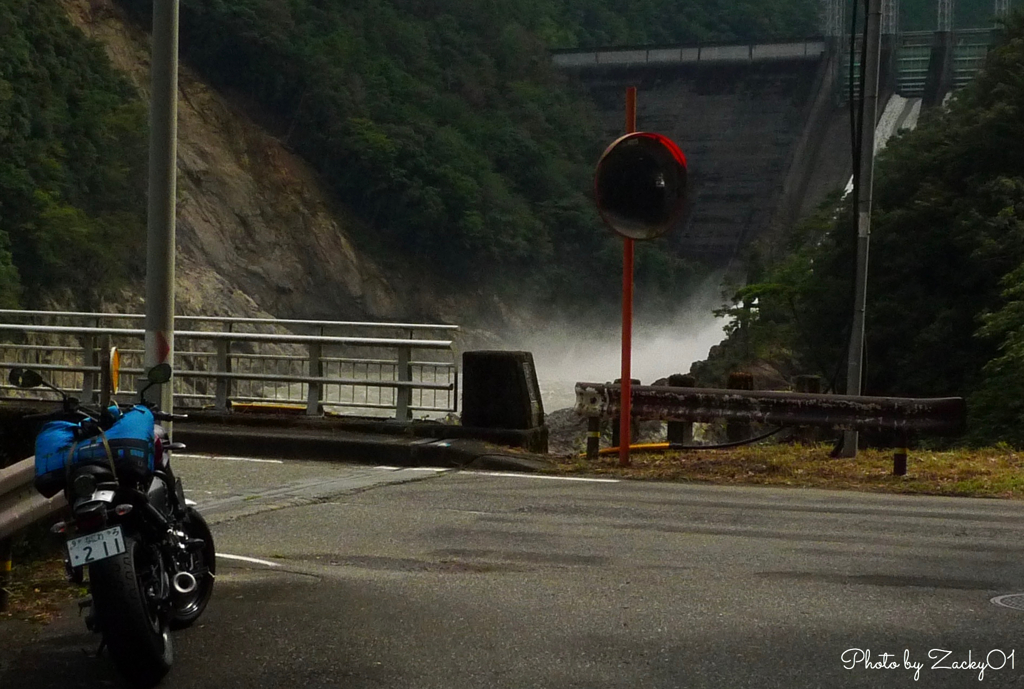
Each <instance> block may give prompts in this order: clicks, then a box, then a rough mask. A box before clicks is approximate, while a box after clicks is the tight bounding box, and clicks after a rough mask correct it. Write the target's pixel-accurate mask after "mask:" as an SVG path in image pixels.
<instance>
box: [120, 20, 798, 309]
mask: <svg viewBox="0 0 1024 689" xmlns="http://www.w3.org/2000/svg"><path fill="white" fill-rule="evenodd" d="M120 2H121V4H122V6H124V7H126V8H128V9H129V10H130V11H131V12H132V14H133V16H134V17H135V18H136V20H137V21H138V22H140V23H142V24H145V23H146V22H147V21H148V13H149V8H150V3H149V2H147V1H146V0H120ZM181 9H182V15H181V22H182V24H181V49H182V56H183V58H184V59H185V60H186V61H187V62H188V63H189V64H190V65H191V66H192V67H194V68H195V69H197V70H198V71H199V72H200V73H201V74H202V75H203V76H204V77H205V78H206V79H208V80H209V81H210V82H211V83H213V84H214V85H215V86H217V87H218V88H219V89H221V91H222V92H224V93H226V94H229V95H230V96H232V97H233V98H234V99H235V102H237V103H239V104H241V105H242V106H243V107H245V109H246V111H247V112H249V113H250V114H251V115H253V116H255V117H257V118H259V120H260V121H261V122H263V123H264V124H265V126H267V128H268V129H269V130H270V131H271V132H272V133H274V134H275V135H276V136H277V137H279V138H280V139H281V140H283V141H285V142H286V143H287V144H288V145H289V146H290V147H291V148H292V149H293V150H294V151H296V152H298V153H299V154H300V155H302V156H303V157H304V158H305V159H306V160H308V161H309V162H310V163H312V164H313V165H314V167H315V168H316V169H317V170H318V171H319V172H320V174H321V175H322V176H323V179H324V180H325V181H326V182H327V184H328V185H329V186H330V187H331V188H332V189H333V191H334V193H335V194H336V195H337V197H338V198H339V199H340V200H341V201H342V202H344V203H345V204H346V205H347V206H349V207H351V208H352V209H353V210H354V211H355V212H356V213H357V214H358V215H359V216H360V217H361V218H362V219H363V220H365V223H366V226H367V227H368V228H370V230H369V231H367V232H364V234H363V236H361V237H357V240H358V241H359V242H360V243H361V245H362V246H363V248H364V250H368V251H370V252H372V253H373V254H374V255H378V256H390V257H392V258H394V259H395V260H396V261H397V260H399V259H400V260H402V261H407V260H412V261H415V262H417V263H418V264H421V265H436V266H437V267H438V271H439V272H443V273H444V275H445V276H447V277H448V278H449V279H452V280H455V281H457V283H458V284H461V285H468V286H473V287H475V288H478V289H479V288H482V289H484V290H488V291H493V292H496V293H498V294H505V295H508V294H515V295H517V296H518V297H520V298H522V299H524V300H528V301H532V302H534V303H544V304H550V303H553V302H556V301H560V302H562V304H563V305H565V304H575V303H579V302H581V301H585V302H587V303H593V302H595V301H600V300H601V299H602V298H603V299H605V300H612V299H614V297H615V293H616V290H617V281H615V280H600V281H594V280H591V279H587V278H586V277H585V276H589V275H594V274H615V273H616V272H617V271H618V270H619V268H618V266H619V262H620V260H621V259H620V258H619V256H620V248H619V242H618V241H617V240H616V239H615V238H614V237H612V236H611V235H610V234H609V233H608V232H607V231H606V230H605V229H603V227H601V226H600V224H599V222H598V219H597V216H596V213H595V212H594V210H593V208H592V204H591V201H590V198H589V188H590V184H591V175H592V166H593V164H594V162H595V161H596V159H597V157H598V155H599V154H600V151H601V148H602V146H603V145H604V144H606V143H607V142H605V141H602V138H601V137H600V136H599V135H598V134H597V133H596V128H595V125H594V123H593V121H592V118H591V114H590V112H591V111H590V107H589V105H588V104H587V102H586V101H585V100H583V99H582V97H581V96H580V95H579V94H577V93H575V92H573V91H571V90H569V89H568V87H567V85H566V84H565V83H564V82H563V80H562V79H561V78H560V77H559V75H557V74H556V73H554V72H553V70H552V68H551V66H550V58H549V56H548V53H547V50H548V48H549V47H551V46H553V45H573V44H580V43H592V42H606V41H668V40H673V41H693V40H734V39H748V38H754V37H760V38H769V37H774V36H783V35H793V34H797V35H803V34H807V33H813V31H814V28H815V27H816V25H817V2H816V0H774V1H773V2H767V3H744V4H740V5H738V6H737V5H736V4H734V3H731V2H722V1H719V0H708V1H707V2H699V3H698V2H693V3H678V2H669V1H668V0H647V1H646V2H635V1H631V2H622V1H618V0H615V1H612V0H606V1H605V2H589V1H588V2H582V1H577V0H564V1H554V2H552V1H550V0H546V1H541V0H507V1H504V2H476V1H474V2H466V1H463V0H428V1H423V0H383V1H379V0H375V1H373V2H370V1H369V0H351V1H347V2H313V1H312V0H293V1H292V2H287V3H285V2H280V1H278V0H232V1H230V2H228V1H226V0H187V1H186V2H183V3H182V8H181ZM638 275H639V278H638V279H639V281H640V289H641V290H648V291H661V292H664V293H678V291H679V290H681V289H684V288H685V286H686V285H687V283H688V281H689V280H690V279H691V278H692V276H693V275H694V271H693V269H692V268H691V267H689V266H686V265H685V264H683V263H682V262H681V261H680V260H678V259H677V258H675V257H673V256H672V255H671V254H670V253H669V252H668V251H667V244H654V245H649V246H644V247H643V250H642V251H641V252H640V256H639V265H638ZM595 285H596V286H597V289H595Z"/></svg>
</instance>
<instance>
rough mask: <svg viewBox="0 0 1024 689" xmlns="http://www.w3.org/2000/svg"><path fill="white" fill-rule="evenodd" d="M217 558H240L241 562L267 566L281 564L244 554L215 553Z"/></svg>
mask: <svg viewBox="0 0 1024 689" xmlns="http://www.w3.org/2000/svg"><path fill="white" fill-rule="evenodd" d="M217 559H224V560H241V561H242V562H252V563H254V564H257V565H266V566H267V567H280V566H281V565H279V564H277V563H276V562H271V561H270V560H260V559H259V558H255V557H246V556H245V555H225V554H224V553H217Z"/></svg>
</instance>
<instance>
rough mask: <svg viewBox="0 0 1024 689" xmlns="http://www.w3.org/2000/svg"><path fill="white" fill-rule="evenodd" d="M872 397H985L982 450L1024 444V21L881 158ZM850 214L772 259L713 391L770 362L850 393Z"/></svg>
mask: <svg viewBox="0 0 1024 689" xmlns="http://www.w3.org/2000/svg"><path fill="white" fill-rule="evenodd" d="M875 188H876V207H875V212H874V228H873V232H872V245H871V269H870V279H869V287H868V296H869V301H868V308H867V315H868V320H867V355H866V364H865V367H866V380H865V390H866V392H867V393H869V394H876V395H888V394H894V395H911V396H913V395H926V396H932V395H936V396H940V395H963V396H967V397H969V408H970V411H971V432H972V437H973V438H974V439H975V440H976V441H978V442H990V441H994V440H1000V439H1002V440H1007V441H1010V442H1013V443H1015V444H1017V445H1021V446H1024V290H1022V287H1021V285H1022V284H1024V14H1021V13H1018V14H1016V15H1015V17H1014V18H1013V19H1012V21H1011V22H1010V25H1009V29H1008V31H1007V34H1006V36H1005V42H1004V43H1003V44H1002V45H1001V46H999V47H997V48H996V49H994V50H993V51H992V53H991V54H990V56H989V60H988V63H987V66H986V68H985V71H984V72H983V73H982V74H981V76H980V77H979V78H978V79H977V81H976V82H974V83H973V84H971V85H970V86H968V87H967V88H966V89H964V90H963V91H961V92H960V93H959V94H958V95H957V97H956V98H955V99H954V100H953V101H952V102H951V104H950V107H949V109H948V110H946V111H944V110H941V109H939V110H935V111H931V112H930V113H928V114H927V116H926V117H924V118H923V120H922V122H921V124H920V125H919V127H918V129H917V130H916V131H914V132H912V133H908V134H905V135H903V136H901V137H900V138H897V139H896V140H895V141H893V142H891V143H890V145H889V147H888V148H887V149H886V150H885V152H884V153H883V155H882V156H881V158H880V160H879V161H878V171H877V180H876V187H875ZM834 208H835V206H832V207H830V208H826V209H823V211H822V213H821V214H820V215H819V216H818V217H817V218H816V219H814V220H813V221H811V222H808V223H805V224H804V225H803V226H801V227H800V228H798V229H797V230H795V231H794V232H792V233H790V234H789V236H788V237H786V238H785V240H784V241H782V242H777V243H776V244H775V245H768V246H764V247H762V251H761V254H760V256H759V257H755V261H754V262H753V264H752V275H751V278H752V284H750V285H749V286H747V287H746V288H744V289H742V290H740V292H739V294H738V295H737V298H736V302H735V305H734V308H732V309H731V310H730V311H731V313H732V315H734V316H736V321H735V322H734V325H733V328H732V330H733V332H732V335H731V337H730V339H729V341H728V342H727V343H726V344H724V345H723V346H722V347H721V348H720V349H719V350H718V351H717V352H716V353H715V356H713V357H712V359H711V360H710V361H709V362H706V363H704V364H701V365H699V366H697V367H696V370H697V372H698V373H699V374H700V376H701V377H702V378H704V380H705V382H709V381H713V380H714V379H715V378H718V377H721V376H722V375H724V373H725V372H726V371H727V370H728V369H730V368H732V367H735V366H739V365H742V364H745V363H750V362H752V361H755V360H765V361H768V362H771V363H773V364H774V365H776V366H777V367H778V368H780V369H782V370H783V371H785V372H787V373H817V374H820V375H823V376H824V377H825V378H826V379H827V380H831V381H835V382H836V383H837V385H838V387H839V388H840V389H841V388H842V382H843V379H844V377H845V351H846V350H845V347H846V344H847V342H848V339H849V333H850V330H849V322H850V319H851V311H852V301H853V296H852V283H853V266H854V264H855V262H856V261H855V246H854V241H855V237H856V232H855V230H854V228H853V223H852V218H851V216H850V210H849V209H848V208H843V209H842V210H841V211H840V212H839V216H838V220H837V221H835V222H833V221H834V219H835V218H836V211H835V210H834Z"/></svg>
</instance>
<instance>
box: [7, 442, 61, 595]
mask: <svg viewBox="0 0 1024 689" xmlns="http://www.w3.org/2000/svg"><path fill="white" fill-rule="evenodd" d="M34 477H35V458H31V457H30V458H29V459H26V460H25V461H23V462H18V463H17V464H15V465H14V466H10V467H7V468H6V469H0V611H3V610H4V608H6V606H7V596H8V588H7V587H8V586H9V585H10V578H11V537H12V536H13V535H14V534H16V533H17V532H19V531H21V530H22V529H25V528H26V527H29V526H31V525H32V524H34V523H36V522H38V521H40V520H43V519H45V518H46V517H48V516H50V515H52V514H55V513H56V512H58V511H59V510H61V509H63V508H64V507H66V506H67V501H66V500H65V499H64V494H63V493H59V494H57V495H55V496H53V497H52V498H49V499H47V498H44V497H43V496H42V495H40V494H39V493H37V492H36V490H35V488H34V487H33V485H32V479H33V478H34Z"/></svg>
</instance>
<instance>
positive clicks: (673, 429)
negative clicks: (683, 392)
mask: <svg viewBox="0 0 1024 689" xmlns="http://www.w3.org/2000/svg"><path fill="white" fill-rule="evenodd" d="M668 384H669V387H673V388H692V387H695V386H696V385H697V380H696V379H695V378H694V377H693V376H691V375H687V374H683V373H673V374H672V375H671V376H669V377H668ZM668 443H669V445H692V444H693V424H692V423H690V422H688V421H669V422H668Z"/></svg>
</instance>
